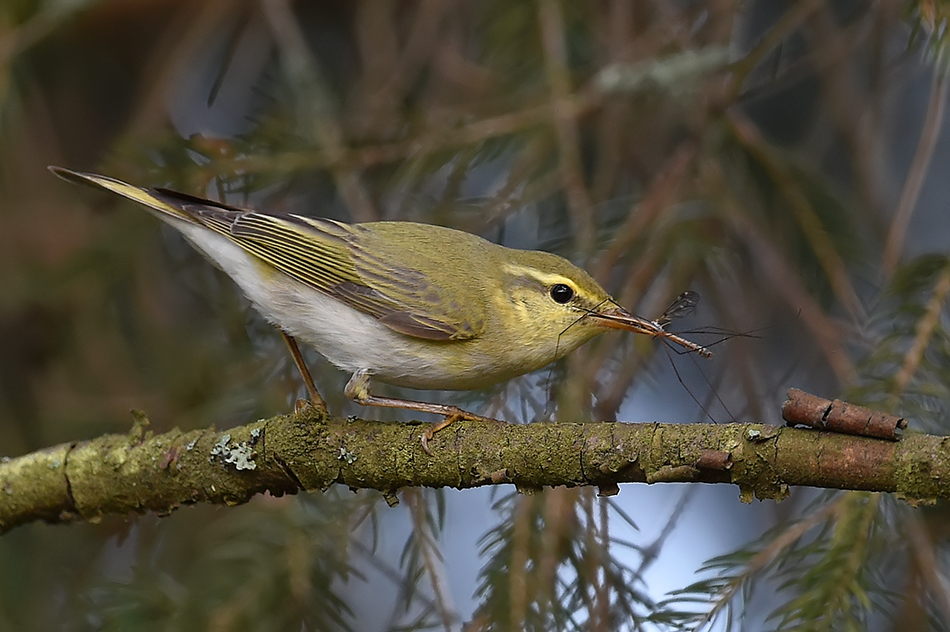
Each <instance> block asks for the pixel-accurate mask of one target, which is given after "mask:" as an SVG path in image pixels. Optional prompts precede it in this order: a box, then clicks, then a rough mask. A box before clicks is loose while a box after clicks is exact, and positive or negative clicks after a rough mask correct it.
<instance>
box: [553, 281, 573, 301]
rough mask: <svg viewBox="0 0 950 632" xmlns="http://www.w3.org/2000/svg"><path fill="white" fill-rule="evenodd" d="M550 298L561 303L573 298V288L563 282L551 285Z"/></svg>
mask: <svg viewBox="0 0 950 632" xmlns="http://www.w3.org/2000/svg"><path fill="white" fill-rule="evenodd" d="M551 298H552V299H553V300H554V302H555V303H560V304H561V305H563V304H564V303H567V302H568V301H570V300H571V299H572V298H574V290H572V289H571V288H570V287H569V286H567V285H564V284H563V283H558V284H556V285H553V286H551Z"/></svg>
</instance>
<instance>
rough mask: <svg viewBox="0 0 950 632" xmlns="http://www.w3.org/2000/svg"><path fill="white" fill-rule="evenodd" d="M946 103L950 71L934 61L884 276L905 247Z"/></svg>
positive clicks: (884, 261)
mask: <svg viewBox="0 0 950 632" xmlns="http://www.w3.org/2000/svg"><path fill="white" fill-rule="evenodd" d="M946 102H947V70H946V68H945V66H944V65H943V64H940V63H935V64H934V67H933V82H932V84H931V88H930V101H929V102H928V104H927V117H926V118H925V119H924V126H923V129H921V130H920V140H919V141H918V143H917V151H916V152H915V153H914V159H913V161H912V162H911V163H910V169H909V170H908V172H907V178H906V180H904V188H903V190H902V191H901V197H900V200H899V201H898V202H897V209H896V210H895V212H894V219H893V220H892V222H891V229H890V231H888V233H887V242H886V243H885V245H884V254H883V255H882V257H881V272H882V273H883V274H884V277H885V278H890V277H891V276H892V275H893V274H894V270H895V269H896V268H897V263H898V261H900V257H901V253H902V252H903V250H904V240H905V238H906V234H907V227H908V225H909V224H910V218H911V215H912V214H913V213H914V208H915V207H916V206H917V199H918V198H919V197H920V191H921V189H922V188H923V185H924V179H925V178H926V177H927V172H928V170H929V168H930V160H931V158H933V153H934V149H935V148H936V146H937V140H938V138H939V137H940V130H941V128H942V127H943V112H944V108H945V106H946Z"/></svg>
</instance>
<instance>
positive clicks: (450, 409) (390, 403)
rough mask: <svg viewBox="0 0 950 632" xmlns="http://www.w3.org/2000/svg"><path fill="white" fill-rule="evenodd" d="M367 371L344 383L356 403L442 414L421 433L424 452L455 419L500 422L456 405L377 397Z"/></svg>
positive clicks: (354, 375)
mask: <svg viewBox="0 0 950 632" xmlns="http://www.w3.org/2000/svg"><path fill="white" fill-rule="evenodd" d="M369 383H370V381H369V373H368V372H367V371H365V370H362V369H361V370H359V371H357V372H356V373H354V374H353V377H351V378H350V381H349V382H347V383H346V388H345V389H343V392H344V393H345V394H346V396H347V397H349V398H350V399H352V400H353V401H354V402H356V403H357V404H362V405H363V406H382V407H384V408H402V409H404V410H414V411H417V412H420V413H432V414H434V415H444V416H445V419H443V420H442V421H439V422H436V423H434V424H432V425H431V426H429V427H428V428H426V429H425V431H424V432H423V433H422V449H423V450H425V453H426V454H432V452H430V451H429V441H431V440H432V437H433V436H434V435H435V433H437V432H438V431H440V430H442V429H443V428H445V427H447V426H450V425H452V424H453V423H455V422H456V421H462V420H466V421H490V422H493V423H500V422H499V421H498V420H497V419H492V418H491V417H482V416H481V415H476V414H475V413H470V412H468V411H467V410H462V409H461V408H459V407H458V406H447V405H445V404H430V403H428V402H417V401H415V400H412V399H397V398H395V397H379V396H377V395H373V394H371V393H370V392H369Z"/></svg>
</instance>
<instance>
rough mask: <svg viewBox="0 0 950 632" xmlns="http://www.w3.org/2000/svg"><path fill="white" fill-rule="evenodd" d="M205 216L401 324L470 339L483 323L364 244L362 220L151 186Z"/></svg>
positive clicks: (261, 253) (403, 328)
mask: <svg viewBox="0 0 950 632" xmlns="http://www.w3.org/2000/svg"><path fill="white" fill-rule="evenodd" d="M150 192H151V193H152V194H154V195H155V196H156V197H157V198H158V199H160V200H161V201H162V202H163V203H165V204H167V205H170V206H174V207H176V208H178V209H180V210H181V211H183V212H184V213H185V214H187V215H188V216H189V217H191V218H193V219H194V220H196V221H197V222H198V223H200V224H202V225H204V226H206V227H208V228H210V229H212V230H214V231H216V232H218V233H220V234H222V235H224V236H226V237H228V238H229V239H231V240H232V241H234V242H235V243H237V244H238V245H239V246H241V247H242V248H243V249H245V250H246V251H247V252H249V253H251V254H253V255H255V256H257V257H258V258H260V259H261V260H263V261H264V262H266V263H268V264H269V265H271V266H273V267H274V268H275V269H277V270H279V271H280V272H282V273H284V274H286V275H287V276H289V277H291V278H292V279H294V280H296V281H299V282H301V283H304V284H305V285H308V286H310V287H312V288H314V289H316V290H319V291H321V292H324V293H326V294H328V295H329V296H332V297H333V298H336V299H338V300H340V301H342V302H343V303H345V304H346V305H349V306H350V307H352V308H354V309H358V310H359V311H361V312H364V313H366V314H369V315H371V316H374V317H376V318H378V319H379V321H380V322H381V323H383V324H384V325H386V326H387V327H389V328H390V329H392V330H394V331H398V332H400V333H403V334H406V335H409V336H414V337H416V338H426V339H429V340H466V339H469V338H474V337H475V336H476V335H478V325H480V323H476V322H474V319H473V318H470V317H469V315H468V314H467V313H465V312H466V311H467V310H466V309H465V308H464V307H461V306H459V305H457V304H455V305H452V306H450V307H446V306H445V305H444V302H443V301H441V300H440V298H441V296H442V292H441V288H435V287H432V285H431V284H430V283H429V282H428V280H427V278H426V275H425V274H423V273H421V272H419V271H418V270H412V269H409V268H403V267H399V266H398V265H394V264H393V262H391V261H382V260H380V259H379V258H378V257H377V256H375V255H374V253H373V250H372V248H362V247H361V239H360V237H361V236H360V230H359V227H358V226H351V225H348V224H343V223H341V222H335V221H332V220H325V219H315V218H308V217H301V216H298V215H277V214H270V213H255V212H248V211H242V210H239V209H235V208H234V207H230V206H227V205H224V204H219V203H216V202H212V201H210V200H202V199H200V198H195V197H192V196H189V195H186V194H181V193H178V192H176V191H169V190H166V189H152V190H150Z"/></svg>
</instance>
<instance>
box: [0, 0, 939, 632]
mask: <svg viewBox="0 0 950 632" xmlns="http://www.w3.org/2000/svg"><path fill="white" fill-rule="evenodd" d="M948 10H950V5H947V4H946V3H945V2H943V1H939V0H926V1H920V2H910V3H907V2H894V1H892V0H881V1H877V2H873V1H860V0H840V1H837V2H818V1H816V0H801V1H797V2H778V1H768V2H764V1H759V2H745V3H739V2H722V1H719V2H691V1H686V0H683V1H677V2H635V1H633V0H604V1H598V2H584V3H574V2H561V1H559V0H536V1H523V2H521V1H518V2H512V1H504V2H503V1H490V0H486V1H477V2H462V1H460V0H454V1H438V0H419V1H416V2H410V1H399V2H397V1H389V0H362V1H359V2H317V1H313V2H291V1H290V0H208V1H207V2H186V1H184V0H137V1H135V2H132V1H129V0H3V2H2V3H0V220H2V222H3V229H2V230H0V455H5V456H16V455H20V454H23V453H26V452H30V451H33V450H37V449H40V448H43V447H45V446H49V445H53V444H56V443H61V442H65V441H73V440H82V439H86V438H90V437H94V436H97V435H99V434H102V433H107V432H118V433H121V432H125V431H126V430H127V429H128V428H129V426H130V424H131V416H130V414H129V410H130V409H132V408H136V409H143V410H145V411H147V412H148V414H149V416H150V418H151V420H152V426H153V430H155V431H156V432H161V431H164V430H168V429H170V428H172V427H174V426H179V427H181V428H185V429H193V428H201V427H206V426H211V425H215V426H217V427H219V428H222V427H228V426H232V425H236V424H242V423H246V422H248V421H252V420H255V419H258V418H261V417H268V416H271V415H274V414H277V413H282V412H286V411H288V410H290V409H291V407H292V405H293V401H294V400H295V398H296V397H298V396H302V395H303V389H302V386H301V384H300V381H299V378H298V376H297V375H296V372H295V369H294V367H293V363H292V362H291V361H290V359H289V357H288V354H287V353H286V350H285V348H284V347H283V343H282V342H281V340H280V338H279V336H278V335H277V333H276V332H275V331H274V330H273V329H272V328H270V327H269V326H268V325H267V324H266V323H265V322H264V321H263V320H262V319H261V318H260V317H259V316H258V315H257V314H256V313H254V312H253V311H252V310H251V309H249V306H248V304H247V302H246V301H245V300H244V298H243V297H242V296H241V295H240V294H239V293H238V291H237V290H236V288H235V286H234V285H233V284H232V283H231V281H230V280H229V279H228V278H227V277H225V276H224V275H223V274H222V273H220V272H219V271H217V270H216V269H215V268H213V267H212V266H211V265H210V264H208V263H207V262H205V261H204V260H203V259H202V257H201V256H200V255H199V254H198V253H196V252H195V251H194V250H193V249H191V247H190V246H189V245H188V244H187V243H186V242H185V241H184V240H183V239H182V238H181V237H180V236H179V235H178V234H177V233H175V232H174V231H173V230H171V229H169V228H168V227H166V226H163V225H161V223H160V222H159V221H157V220H156V219H155V218H153V217H151V216H150V215H148V214H147V213H145V212H143V211H142V210H140V209H138V208H135V207H133V206H132V205H131V204H129V203H126V202H122V201H119V200H118V199H114V198H110V197H108V196H106V195H105V194H100V193H97V192H95V191H91V190H87V189H82V188H80V187H75V186H72V185H68V184H66V183H64V182H61V181H59V180H57V179H56V178H55V177H53V176H52V175H51V174H50V173H49V172H47V170H46V167H47V165H61V166H66V167H69V168H73V169H79V170H91V171H97V172H100V173H105V174H108V175H111V176H113V177H117V178H121V179H124V180H126V181H129V182H132V183H136V184H140V185H155V186H168V187H172V188H175V189H178V190H182V191H185V192H188V193H191V194H196V195H203V196H210V197H214V198H216V199H221V200H225V201H227V202H228V203H230V204H235V205H242V206H252V207H256V208H262V209H267V210H271V211H280V212H293V213H299V214H306V215H314V216H321V217H331V218H335V219H340V220H344V221H372V220H380V219H406V220H414V221H421V222H427V223H433V224H441V225H446V226H452V227H455V228H460V229H463V230H467V231H470V232H474V233H477V234H480V235H482V236H484V237H486V238H488V239H490V240H492V241H496V242H499V243H503V244H505V245H508V246H513V247H519V248H532V249H543V250H548V251H552V252H557V253H559V254H561V255H563V256H565V257H568V258H570V259H571V260H573V261H574V262H575V263H578V264H579V265H582V266H583V267H585V268H586V269H587V270H589V271H590V272H591V273H592V274H593V275H594V276H595V277H596V278H597V279H598V280H599V281H600V282H601V283H602V284H604V285H605V287H607V289H608V290H609V291H610V292H611V293H612V294H613V295H614V297H615V298H617V300H618V301H619V302H620V303H621V304H622V305H625V306H626V307H629V308H631V309H633V310H635V311H637V312H638V313H640V314H641V315H643V316H647V317H650V318H654V317H656V316H658V315H659V314H660V313H662V312H663V310H664V308H665V307H666V306H667V305H668V304H669V303H670V301H672V300H673V299H674V298H675V297H676V296H677V295H678V294H679V293H680V292H682V291H684V290H687V289H691V290H694V291H697V292H699V293H700V295H701V296H702V302H701V304H700V307H699V309H698V310H697V311H696V312H695V313H694V314H692V315H690V316H689V317H687V318H685V319H683V320H682V321H678V322H677V323H675V324H674V325H673V328H675V329H677V330H680V331H690V332H692V333H690V334H688V335H687V337H689V338H691V339H694V340H696V341H697V342H701V343H704V344H709V345H714V346H713V347H712V348H713V350H714V351H715V352H716V357H715V358H713V359H712V360H710V361H703V360H696V359H695V357H694V356H681V355H678V354H676V353H673V352H672V351H671V350H668V349H667V348H665V347H664V346H662V345H660V344H658V343H657V342H656V341H653V340H648V339H639V338H637V337H634V336H631V335H620V334H617V335H610V336H604V337H603V338H602V339H600V340H598V341H595V342H593V343H591V344H589V345H587V346H586V347H584V348H582V349H581V350H579V351H578V352H576V353H575V354H573V355H572V356H571V357H570V358H569V359H568V360H566V361H563V362H561V363H558V364H557V365H556V366H554V367H553V368H550V369H546V370H544V371H542V372H540V373H539V374H536V375H530V376H526V377H524V378H521V379H518V380H515V381H513V382H511V383H509V384H505V385H500V386H499V387H497V388H494V389H490V390H488V391H484V392H477V393H418V392H407V391H403V392H399V391H397V390H395V389H394V390H392V391H389V393H390V394H399V395H402V396H409V397H415V398H419V399H428V400H431V401H444V402H447V403H456V404H459V405H464V406H467V407H469V408H470V409H473V410H478V411H480V412H482V413H484V414H489V415H493V416H497V417H500V418H503V419H506V420H509V421H513V422H544V421H549V420H554V419H562V420H604V419H621V420H627V421H652V420H660V421H671V422H695V423H727V422H731V421H740V422H746V421H753V422H765V423H774V424H779V423H781V420H780V417H779V409H780V405H781V402H782V401H783V399H784V393H785V390H786V389H787V388H788V387H790V386H795V387H798V388H802V389H805V390H809V391H811V392H815V393H817V394H819V395H822V396H827V397H842V398H847V399H850V400H851V401H854V402H858V403H864V404H868V405H873V406H875V407H877V408H880V409H882V410H888V411H891V412H895V413H897V414H901V415H906V416H907V417H908V418H910V420H911V427H912V428H913V429H915V430H918V431H921V430H922V431H927V432H935V433H946V431H947V428H946V426H947V423H948V421H947V419H948V417H947V415H946V412H947V402H948V401H950V399H948V398H950V393H948V388H950V338H948V337H947V326H948V324H950V323H948V318H947V316H948V314H947V307H946V299H947V294H948V293H950V261H948V258H947V255H948V246H950V215H948V213H947V210H946V209H947V203H946V200H947V199H948V197H950V178H948V177H946V176H947V165H948V164H950V143H948V140H950V139H948V135H947V133H946V130H945V128H946V126H945V125H944V104H945V100H946V73H947V65H946V54H945V46H946V42H945V40H944V36H945V35H946V29H947V23H946V12H947V11H948ZM473 273H477V271H473ZM722 331H727V332H734V333H739V334H745V335H738V336H736V335H729V334H726V335H722ZM307 359H308V361H309V362H310V365H311V367H312V370H313V371H314V374H315V377H316V378H317V383H318V384H319V385H320V386H321V392H322V393H323V394H324V396H325V397H327V398H328V400H329V403H330V406H331V410H333V411H334V412H335V413H338V414H358V415H360V416H363V417H370V418H373V417H375V418H385V419H392V418H396V417H397V416H398V415H399V414H400V413H399V412H398V411H388V410H387V411H381V412H380V411H373V410H365V409H359V407H356V406H354V405H352V404H350V403H348V402H347V401H346V400H345V398H343V396H342V387H343V384H344V383H345V380H346V379H347V377H348V376H345V375H343V374H341V373H340V372H339V371H336V370H335V369H334V368H333V367H331V366H329V365H328V364H327V363H326V362H325V361H323V360H322V358H320V357H319V356H318V355H317V354H315V353H311V352H309V351H308V352H307ZM381 392H385V391H381ZM405 418H406V419H408V417H405ZM399 500H400V501H401V502H400V503H399V504H398V505H397V506H395V507H390V506H389V505H388V504H387V503H386V502H385V500H384V499H383V498H382V497H380V496H379V495H378V494H375V493H369V492H359V493H351V492H350V491H347V490H337V489H334V490H331V491H329V492H327V493H326V494H312V495H301V496H298V497H296V498H281V499H275V498H270V497H259V498H256V499H255V500H254V501H253V502H251V503H249V504H247V505H244V506H241V507H234V508H213V507H207V506H199V507H192V508H187V509H181V510H179V511H177V512H175V513H174V514H172V515H170V516H168V517H163V518H158V517H156V516H152V515H149V516H142V517H137V516H132V517H128V518H112V519H107V520H103V521H102V522H101V523H99V524H77V525H71V526H48V525H40V524H36V525H30V526H26V527H21V528H18V529H16V530H14V531H12V532H10V533H8V534H6V535H4V536H3V537H2V538H0V631H3V630H50V629H68V630H86V629H90V630H191V629H194V630H207V629H213V630H325V629H326V630H330V629H353V630H421V629H435V630H442V629H446V630H457V629H463V628H464V629H467V630H489V629H491V630H507V629H532V630H555V629H557V630H561V629H585V630H617V629H620V630H640V629H642V630H680V629H725V628H726V627H727V624H729V623H732V624H734V625H736V626H737V629H743V630H757V629H796V630H812V629H829V630H838V629H854V630H891V629H898V628H899V629H902V630H918V629H921V630H926V629H940V630H943V629H948V623H947V622H948V621H950V594H948V582H947V570H948V555H947V553H948V549H947V543H948V537H950V515H947V514H946V513H945V512H944V509H945V508H946V507H945V506H944V505H937V506H934V507H928V508H925V509H911V508H909V507H908V506H906V505H904V504H901V503H900V502H898V501H896V500H894V499H892V498H890V497H885V496H880V495H875V494H857V493H847V494H845V493H817V492H815V491H813V490H793V493H792V496H791V498H790V499H789V500H787V501H785V502H783V503H781V504H776V503H773V502H766V503H758V502H756V503H754V504H751V505H746V504H743V503H741V502H740V501H739V498H738V491H737V490H736V489H735V488H732V487H730V486H725V485H721V486H695V485H694V486H683V485H679V486H673V485H659V486H652V487H647V486H635V485H628V486H624V487H623V489H622V493H621V494H620V495H619V496H615V497H612V498H598V497H596V496H595V494H594V493H593V491H591V490H577V489H573V490H566V489H556V490H546V491H545V492H544V493H540V494H534V495H519V494H515V493H514V490H512V489H511V488H509V487H499V488H498V489H491V490H487V489H483V490H470V491H465V492H456V491H453V490H448V491H433V490H410V491H406V492H404V493H401V494H400V495H399Z"/></svg>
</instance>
